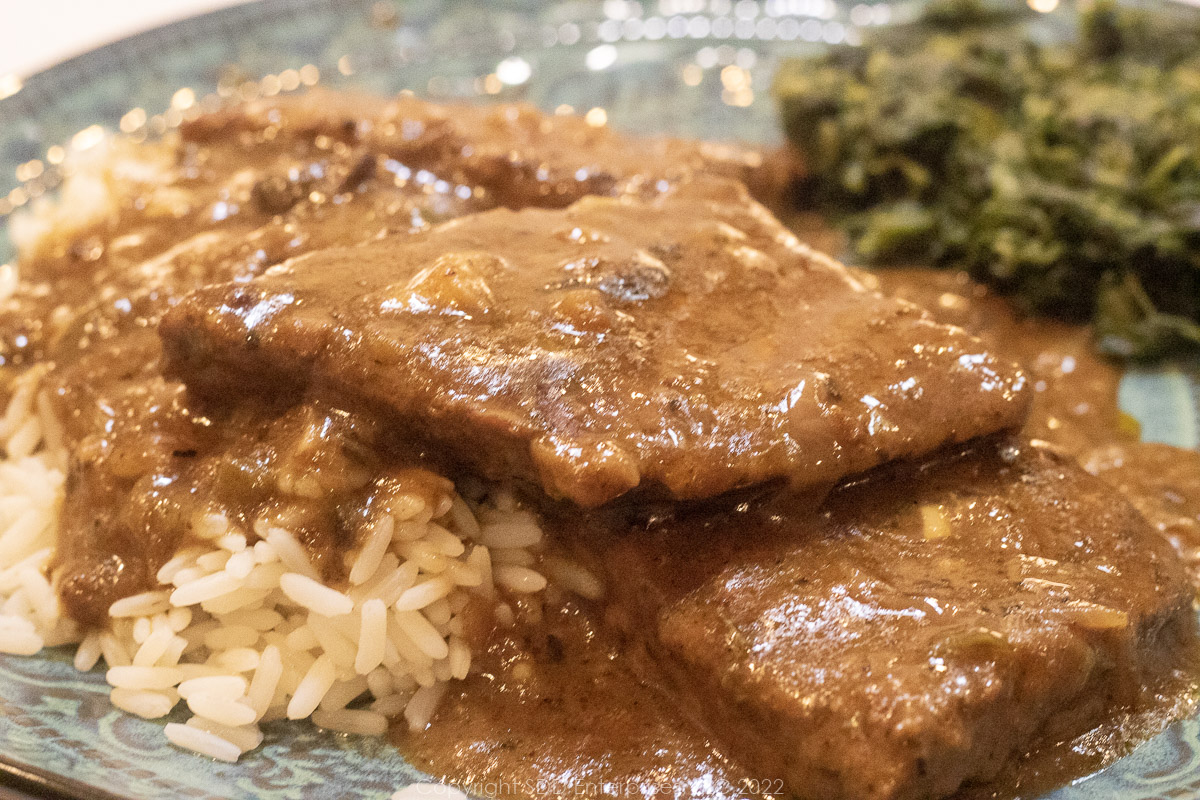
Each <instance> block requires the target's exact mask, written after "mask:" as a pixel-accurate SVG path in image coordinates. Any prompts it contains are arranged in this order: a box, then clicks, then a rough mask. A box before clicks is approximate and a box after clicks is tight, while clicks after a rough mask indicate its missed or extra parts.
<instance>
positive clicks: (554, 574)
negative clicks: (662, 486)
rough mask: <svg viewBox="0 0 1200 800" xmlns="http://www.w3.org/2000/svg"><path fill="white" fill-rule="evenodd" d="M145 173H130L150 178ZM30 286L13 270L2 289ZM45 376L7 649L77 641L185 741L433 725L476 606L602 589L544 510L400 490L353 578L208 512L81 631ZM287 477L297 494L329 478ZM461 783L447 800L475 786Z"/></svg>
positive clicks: (27, 228) (24, 456)
mask: <svg viewBox="0 0 1200 800" xmlns="http://www.w3.org/2000/svg"><path fill="white" fill-rule="evenodd" d="M148 163H151V167H152V166H153V164H152V162H148ZM119 169H132V167H128V168H126V167H120V168H119ZM119 169H117V171H119ZM147 169H148V170H150V171H145V174H139V176H134V177H133V178H131V177H130V176H128V175H117V176H116V178H120V180H116V181H115V182H116V183H122V182H124V183H125V184H128V183H130V181H131V180H144V181H145V182H147V183H152V182H153V181H154V180H156V176H155V175H153V174H151V173H152V171H153V170H152V169H150V167H148V168H147ZM135 171H136V170H135ZM114 174H115V173H114ZM114 174H110V173H109V172H104V171H103V170H101V171H100V172H97V173H95V174H94V175H92V176H91V177H90V178H88V180H89V181H91V183H90V184H89V183H87V182H84V184H81V186H82V187H83V188H82V189H79V190H78V191H77V192H76V193H77V194H79V195H80V196H83V195H87V194H88V192H92V193H93V194H94V195H95V196H94V197H93V196H91V195H89V196H88V197H87V198H85V199H87V200H88V203H87V209H88V210H87V214H86V215H85V216H86V217H87V218H88V219H89V220H92V219H98V218H100V217H102V216H103V214H104V213H105V209H104V208H103V207H101V205H100V204H99V198H100V197H101V194H102V192H101V188H103V189H104V190H105V191H108V192H110V194H109V195H105V196H106V197H109V198H110V199H111V192H112V191H113V187H112V184H113V183H114V180H115V179H114ZM97 176H98V177H97ZM102 183H103V184H107V186H105V187H101V188H97V187H98V186H99V184H102ZM70 186H71V182H68V194H70V192H71V191H72V190H71V189H70ZM93 190H95V191H94V192H93ZM169 199H170V198H167V197H164V198H162V201H163V202H168V201H169ZM71 211H72V212H74V211H75V209H71ZM35 219H36V218H26V221H25V222H24V223H20V224H19V225H18V229H17V233H18V236H17V238H18V239H20V240H21V241H20V242H19V243H20V244H21V245H22V247H23V249H25V250H27V251H30V252H32V251H34V250H36V249H37V248H38V247H40V246H42V245H43V243H44V240H45V238H46V236H48V232H49V231H50V229H51V228H54V227H58V228H62V226H64V225H67V224H68V223H67V221H66V217H65V216H63V215H54V214H50V215H49V216H47V215H46V214H43V217H42V220H41V221H36V222H35V221H33V220H35ZM45 220H49V222H48V223H45V224H43V223H44V221H45ZM74 224H75V225H77V226H78V225H79V224H80V223H79V222H78V221H76V222H75V223H74ZM89 224H90V223H89ZM22 226H23V227H22ZM60 232H61V231H60ZM15 280H16V278H15V276H9V275H7V274H0V292H2V291H8V292H11V289H5V288H4V287H6V286H8V284H9V283H12V282H14V281H15ZM44 374H45V368H43V367H34V368H32V369H30V370H28V371H26V372H25V373H24V374H23V375H22V376H21V377H20V378H18V379H17V381H16V382H15V384H14V386H13V390H12V393H11V396H10V399H9V402H8V405H7V407H6V408H5V410H4V413H3V415H2V416H0V448H2V449H3V457H0V653H7V654H11V655H26V656H27V655H34V654H36V653H38V652H39V651H41V650H42V649H43V648H44V647H49V646H57V645H63V644H77V645H78V646H77V649H76V651H75V659H74V664H75V667H76V668H77V669H79V670H81V671H88V670H91V669H93V668H94V667H96V666H97V665H98V664H99V663H100V661H101V660H103V661H104V663H105V668H106V673H105V676H106V679H107V681H108V683H109V684H110V685H111V686H112V690H111V692H110V698H111V701H112V703H113V705H114V706H116V707H118V708H120V709H122V710H124V711H126V712H128V713H130V714H135V715H137V716H140V717H144V718H147V719H160V718H162V717H164V716H166V715H167V714H169V713H170V712H172V711H173V710H174V709H175V708H176V707H177V706H178V704H179V703H181V702H182V703H185V704H186V706H187V708H188V709H189V711H190V712H191V713H192V714H193V716H192V717H191V718H190V719H189V720H188V721H187V723H186V724H168V725H166V727H165V729H164V733H165V735H166V736H167V738H168V739H169V740H170V741H171V742H172V743H174V744H175V745H177V746H179V747H182V748H185V749H188V750H192V751H195V752H197V753H200V754H203V755H205V756H208V757H211V758H215V759H219V760H223V761H236V760H237V759H238V758H239V757H240V756H241V755H242V754H243V753H245V752H247V751H250V750H253V749H255V748H257V747H258V746H259V745H260V744H261V743H262V740H263V734H262V731H261V730H260V728H259V724H260V723H261V722H263V721H267V720H273V719H283V718H287V719H306V718H308V719H312V721H313V722H314V723H315V724H317V725H319V726H321V727H325V728H328V729H330V730H334V731H340V732H344V733H353V734H362V735H381V734H383V733H384V732H385V731H386V728H387V721H388V719H389V718H393V717H403V719H404V722H405V724H406V725H407V727H408V728H409V729H410V730H411V731H414V732H417V731H421V730H424V729H425V728H426V727H428V726H429V724H430V721H431V719H432V718H433V716H434V713H435V712H436V710H437V706H438V703H439V702H440V700H441V699H442V697H443V696H444V695H445V691H446V688H447V684H448V682H449V681H451V680H461V679H464V678H466V677H467V676H468V674H469V673H470V669H471V664H472V652H471V647H470V643H469V642H468V641H467V639H466V638H465V635H464V634H465V630H466V628H467V626H466V625H465V622H464V616H463V615H464V614H467V613H479V612H480V609H483V610H484V611H488V610H490V611H491V612H492V613H494V615H495V618H496V620H497V621H498V622H499V623H500V624H501V625H505V624H512V623H513V621H514V618H515V617H514V612H513V605H512V604H511V603H509V602H506V599H505V598H506V597H513V596H516V595H528V594H532V593H537V592H540V591H541V590H542V589H544V588H545V587H546V585H547V578H546V577H545V574H546V573H547V570H543V567H542V564H543V562H544V563H545V564H546V565H547V566H549V567H552V569H550V570H548V574H549V575H550V577H551V578H552V579H553V580H555V582H557V583H559V584H561V586H562V587H563V588H565V589H568V590H570V591H575V592H578V593H579V594H580V595H583V596H585V597H589V598H593V599H594V598H598V597H600V596H602V594H603V586H602V585H601V584H600V582H599V581H598V580H597V579H596V578H595V577H594V576H592V575H591V574H590V573H588V572H587V571H586V570H583V569H582V568H581V567H579V566H577V565H574V564H572V563H571V562H569V561H568V560H566V559H562V558H554V559H551V558H550V557H549V556H547V555H545V554H543V553H542V552H541V550H542V547H543V543H542V531H541V527H540V525H539V523H538V520H537V518H536V517H535V516H534V515H533V514H531V513H530V512H528V511H524V510H521V509H520V508H519V507H518V504H517V503H516V502H515V500H514V499H513V498H512V497H511V495H507V494H500V495H498V496H496V497H494V498H493V499H492V501H491V502H490V503H489V504H488V505H486V506H482V507H478V508H477V507H475V506H473V505H472V504H469V503H468V502H467V501H465V500H464V499H463V498H462V497H459V496H458V495H457V494H453V493H450V494H449V495H447V496H445V497H442V498H440V499H438V500H437V501H436V502H434V503H432V504H427V503H426V501H424V500H423V499H422V498H421V497H419V496H417V495H415V494H401V495H398V496H395V497H391V498H386V502H385V503H383V504H382V505H381V508H384V509H385V511H386V512H387V513H383V514H382V515H380V516H378V517H376V518H375V519H374V520H372V521H371V522H370V523H369V524H368V525H367V526H366V527H365V529H364V531H363V533H362V535H361V540H360V547H359V548H358V549H357V550H356V551H355V552H353V553H351V554H350V555H349V556H348V557H347V559H346V568H347V577H348V581H347V582H346V584H345V585H336V586H335V585H329V584H327V583H326V582H325V581H324V580H323V579H322V577H321V575H320V573H319V572H318V570H317V569H316V567H315V566H314V565H313V562H312V559H311V558H310V557H309V554H308V552H307V551H306V550H305V548H304V546H303V545H302V544H301V543H300V541H299V540H298V539H297V538H296V536H295V535H294V534H293V533H292V532H291V531H289V530H287V529H286V528H283V527H279V526H278V525H275V524H273V523H271V522H270V521H269V520H266V519H262V520H258V521H257V522H256V523H255V524H254V525H253V529H252V530H241V529H239V528H238V527H237V526H236V525H235V524H234V523H233V522H232V521H231V520H230V518H229V517H228V515H226V514H224V513H221V512H220V511H212V512H206V513H203V514H199V515H197V517H196V518H195V519H193V520H192V521H191V522H192V530H193V531H194V532H195V534H196V538H197V539H198V540H199V543H195V542H193V543H189V544H188V545H187V546H184V547H183V548H181V550H180V551H179V552H178V553H177V554H176V555H175V556H174V557H173V558H172V559H171V560H170V561H168V562H167V563H166V564H164V565H163V566H162V568H161V569H159V571H158V573H157V575H156V580H157V584H158V586H157V587H155V588H153V589H152V590H150V591H146V592H143V593H141V594H138V595H134V596H131V597H126V598H123V599H121V600H118V601H117V602H115V603H113V605H112V606H111V608H110V609H109V618H110V619H109V625H108V627H107V628H106V629H103V630H93V631H80V630H79V628H78V626H77V625H76V624H75V623H74V622H73V621H72V620H70V619H69V618H67V617H66V616H65V615H64V613H63V609H62V607H61V604H60V601H59V595H58V584H57V581H58V577H59V576H58V575H56V574H54V573H52V572H51V564H53V563H54V556H55V552H56V549H57V544H58V528H59V516H60V513H61V510H62V503H63V487H64V475H65V471H66V466H67V463H68V453H67V451H66V449H65V446H64V440H63V434H62V430H63V429H62V425H61V423H60V422H59V421H58V420H57V419H56V418H55V417H54V416H53V414H52V413H51V404H50V402H49V399H48V397H46V396H45V394H44V393H42V392H41V389H40V385H39V384H40V382H41V378H42V377H43V376H44ZM286 483H288V484H289V485H290V486H292V487H293V488H295V489H296V490H297V491H299V489H300V488H302V487H303V486H306V485H308V484H313V483H314V480H313V476H307V475H301V476H299V477H292V478H291V479H290V480H289V481H287V482H286ZM513 599H515V597H513ZM410 788H411V787H410ZM404 791H405V792H407V791H409V790H404ZM450 791H451V792H452V793H451V794H445V795H442V796H446V797H458V796H460V795H459V794H454V793H453V792H456V790H450ZM400 795H402V796H403V797H409V796H410V794H404V792H401V793H400Z"/></svg>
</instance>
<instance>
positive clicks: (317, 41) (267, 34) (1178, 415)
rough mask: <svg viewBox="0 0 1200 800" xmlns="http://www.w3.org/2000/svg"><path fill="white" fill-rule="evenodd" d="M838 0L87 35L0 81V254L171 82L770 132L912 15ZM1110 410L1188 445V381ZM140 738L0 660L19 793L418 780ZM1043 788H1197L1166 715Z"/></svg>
mask: <svg viewBox="0 0 1200 800" xmlns="http://www.w3.org/2000/svg"><path fill="white" fill-rule="evenodd" d="M853 2H854V0H842V2H841V3H839V2H835V0H642V2H640V3H639V2H629V1H628V0H608V2H604V3H599V2H582V0H566V1H565V2H564V1H563V0H556V1H555V2H536V1H535V0H528V1H527V2H522V0H473V1H472V0H406V1H404V2H391V1H390V0H387V1H385V2H379V3H369V2H361V1H360V0H264V1H263V2H258V3H254V4H251V5H247V6H239V7H235V8H231V9H227V10H224V11H220V12H216V13H213V14H208V15H205V16H202V17H197V18H194V19H190V20H186V21H183V22H179V23H176V24H173V25H169V26H166V27H164V28H160V29H157V30H154V31H150V32H148V33H144V34H141V35H139V36H135V37H133V38H130V39H126V40H124V41H121V42H117V43H115V44H112V45H108V46H107V47H103V48H100V49H99V50H95V51H93V52H91V53H88V54H86V55H83V56H80V57H78V58H75V59H73V60H71V61H68V62H66V63H64V64H61V65H59V66H57V67H54V68H53V69H50V70H47V71H45V72H43V73H40V74H38V75H35V76H33V77H31V78H29V79H27V80H25V81H24V82H23V84H20V83H18V82H15V81H13V80H11V79H10V80H5V79H4V78H3V76H0V97H3V98H4V99H0V262H4V261H7V260H10V259H12V258H13V257H14V254H13V252H12V248H11V246H10V244H9V242H8V240H7V237H6V226H5V222H4V214H5V213H7V212H8V211H10V210H11V209H12V208H13V207H14V206H21V205H23V204H25V203H27V202H29V201H30V200H31V198H32V197H34V196H36V195H38V194H40V193H44V192H49V191H52V190H53V188H54V185H55V182H56V180H57V176H56V173H55V169H54V167H53V164H52V161H53V159H51V158H48V150H49V148H50V146H52V145H56V144H61V145H67V146H68V149H69V143H70V142H71V141H72V139H73V138H74V137H75V134H76V133H77V132H79V131H81V130H84V129H86V128H89V127H90V126H92V125H94V124H100V125H103V126H105V127H107V128H110V129H113V130H115V129H117V128H118V127H119V125H120V120H121V119H122V117H124V116H125V115H126V114H127V112H129V111H131V110H132V109H135V108H141V109H145V110H147V112H149V113H150V114H151V123H152V124H153V123H154V117H153V115H154V113H155V112H159V111H165V110H166V109H168V108H169V107H170V105H171V101H172V98H173V97H176V92H177V91H178V90H180V89H182V88H189V89H191V90H192V94H194V96H195V97H196V98H199V100H200V101H202V100H203V98H204V97H205V96H206V95H209V94H214V93H218V92H219V91H224V92H226V93H228V92H229V91H234V90H239V87H242V86H243V85H244V84H245V82H246V81H249V80H257V79H261V78H263V77H264V76H274V78H272V79H271V80H275V79H280V78H282V79H284V80H283V81H282V82H283V83H284V84H287V83H288V82H295V80H296V78H297V76H303V80H304V81H308V82H311V81H312V80H313V79H314V78H316V77H317V76H318V75H319V80H320V82H321V83H322V84H327V85H333V86H341V87H345V86H348V87H357V88H362V89H366V90H369V91H374V92H386V93H391V92H396V91H398V90H401V89H412V90H414V91H416V92H417V93H419V94H421V95H423V96H426V97H432V98H434V99H441V98H451V97H454V98H463V97H466V98H472V99H475V100H479V101H488V100H494V99H503V100H518V99H520V100H528V101H530V102H533V103H536V104H538V105H540V106H542V107H544V108H547V109H553V108H556V107H558V106H559V105H563V104H565V105H570V106H572V107H573V108H574V109H576V110H577V111H580V112H583V111H587V110H589V109H592V108H602V109H604V110H605V112H606V113H607V116H608V120H609V121H610V122H611V123H612V124H614V125H616V126H618V127H622V128H626V129H629V130H635V131H641V132H664V133H675V134H681V135H688V136H698V137H705V138H712V139H744V140H751V141H771V140H774V139H775V138H776V137H777V136H778V133H777V130H778V128H777V125H776V121H775V117H774V109H773V108H772V105H771V102H770V99H769V97H768V94H767V88H768V86H769V84H770V80H771V76H772V74H773V73H774V69H775V65H776V63H777V62H778V60H779V58H781V57H784V56H787V55H792V54H796V53H801V52H804V51H811V50H812V49H813V48H818V47H822V46H824V45H825V44H827V43H837V42H844V41H848V42H850V43H854V42H855V41H856V40H857V38H858V37H860V36H861V34H862V28H864V27H868V26H871V25H878V24H888V23H890V22H894V21H897V20H900V19H904V18H905V17H906V16H909V15H911V14H913V13H914V11H915V7H914V6H913V5H912V4H911V3H898V4H889V3H874V4H861V5H852V3H853ZM30 35H52V32H46V31H30ZM306 68H307V69H306ZM289 70H295V71H296V72H295V73H289V72H288V71H289ZM489 75H492V76H496V77H493V78H492V79H491V80H490V81H489V80H487V76H489ZM747 78H748V82H747ZM506 81H507V82H506ZM489 88H490V89H498V93H497V94H494V95H493V94H488V89H489ZM14 90H15V91H14ZM164 121H165V122H169V120H164ZM82 138H83V139H86V138H87V137H86V136H85V137H82ZM76 141H80V139H76ZM33 162H37V163H36V164H34V163H33ZM1121 400H1122V403H1123V405H1124V407H1125V408H1126V410H1128V411H1129V412H1130V413H1132V414H1133V415H1134V416H1136V417H1138V418H1139V419H1140V420H1141V421H1142V423H1143V430H1144V432H1145V435H1146V437H1147V438H1151V439H1154V440H1156V441H1164V442H1169V443H1171V444H1176V445H1180V446H1184V447H1196V446H1197V445H1198V444H1200V411H1198V410H1197V409H1198V408H1200V393H1198V391H1197V383H1196V382H1195V380H1194V379H1193V378H1192V377H1190V374H1189V372H1188V371H1186V370H1182V369H1177V368H1170V369H1162V370H1157V371H1151V372H1139V373H1135V374H1131V375H1129V376H1128V377H1127V379H1126V380H1125V382H1124V383H1123V385H1122V390H1121ZM161 729H162V723H161V722H147V721H144V720H141V719H138V718H135V717H132V716H129V715H126V714H122V713H119V712H116V711H114V710H113V709H112V707H111V706H110V705H109V703H108V699H107V687H106V685H105V683H104V680H103V676H102V675H101V674H100V673H99V672H93V673H91V674H87V675H80V674H78V673H76V672H75V670H74V669H73V668H72V666H71V663H70V657H69V654H68V653H66V652H51V653H49V654H43V655H42V656H39V657H36V658H7V657H2V656H0V773H7V774H8V775H9V776H11V777H10V779H11V780H17V781H22V782H24V785H25V786H27V787H29V786H33V787H34V788H35V789H36V790H38V791H47V790H48V791H53V792H58V793H61V794H63V795H66V796H69V797H80V798H102V799H104V800H111V799H112V798H120V799H121V800H133V799H134V798H137V799H139V800H140V799H141V798H152V799H153V800H158V798H197V800H199V799H200V798H220V799H221V800H234V799H235V798H246V799H247V800H285V799H286V800H309V799H310V798H339V799H340V798H346V799H347V800H350V799H352V798H371V799H372V800H383V799H384V798H387V797H389V796H390V795H391V794H392V792H394V791H395V790H396V789H398V788H400V787H402V786H405V785H407V784H409V783H412V782H415V781H420V780H422V778H423V777H424V776H422V775H421V774H420V773H419V772H418V771H417V770H416V769H414V768H413V767H412V766H410V765H409V764H407V763H406V762H405V761H404V759H403V758H402V757H401V756H400V755H399V754H398V753H397V752H396V751H395V749H393V748H392V747H391V746H390V745H389V744H387V743H386V742H384V741H380V740H374V739H364V738H358V737H346V736H339V735H333V734H329V733H324V732H321V731H318V730H317V729H315V728H313V727H312V726H310V725H308V724H301V723H276V724H274V725H269V726H267V739H266V743H265V745H264V746H263V747H262V748H261V749H260V750H259V751H256V752H254V753H251V754H249V755H247V756H245V757H243V759H242V761H241V762H240V763H239V764H237V765H228V764H222V763H217V762H213V761H210V760H208V759H204V758H201V757H198V756H192V755H189V754H187V753H183V752H181V751H179V750H176V749H174V748H172V747H171V746H170V745H168V744H167V742H166V739H165V737H164V736H163V735H162V730H161ZM1050 797H1051V798H1053V799H1054V800H1068V798H1070V799H1071V800H1074V798H1121V799H1122V800H1126V799H1128V800H1134V798H1167V797H1172V798H1184V797H1200V722H1198V721H1196V720H1187V721H1184V722H1181V723H1179V724H1176V725H1174V726H1172V727H1171V728H1170V729H1169V730H1168V731H1166V732H1165V733H1163V734H1162V735H1160V736H1158V737H1157V738H1155V739H1154V740H1153V741H1151V742H1149V743H1147V744H1145V745H1143V746H1142V747H1140V748H1138V749H1137V750H1136V751H1135V752H1134V753H1133V754H1131V755H1129V756H1127V757H1126V758H1124V759H1122V760H1120V761H1118V762H1117V763H1115V764H1114V765H1112V766H1111V767H1109V768H1108V769H1106V770H1103V771H1102V772H1100V773H1098V774H1096V775H1094V776H1092V777H1090V778H1087V779H1084V780H1082V781H1079V782H1077V783H1076V784H1074V785H1072V786H1070V787H1066V788H1063V789H1060V790H1058V791H1056V792H1054V793H1053V794H1052V795H1050ZM1047 800H1048V799H1047Z"/></svg>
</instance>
